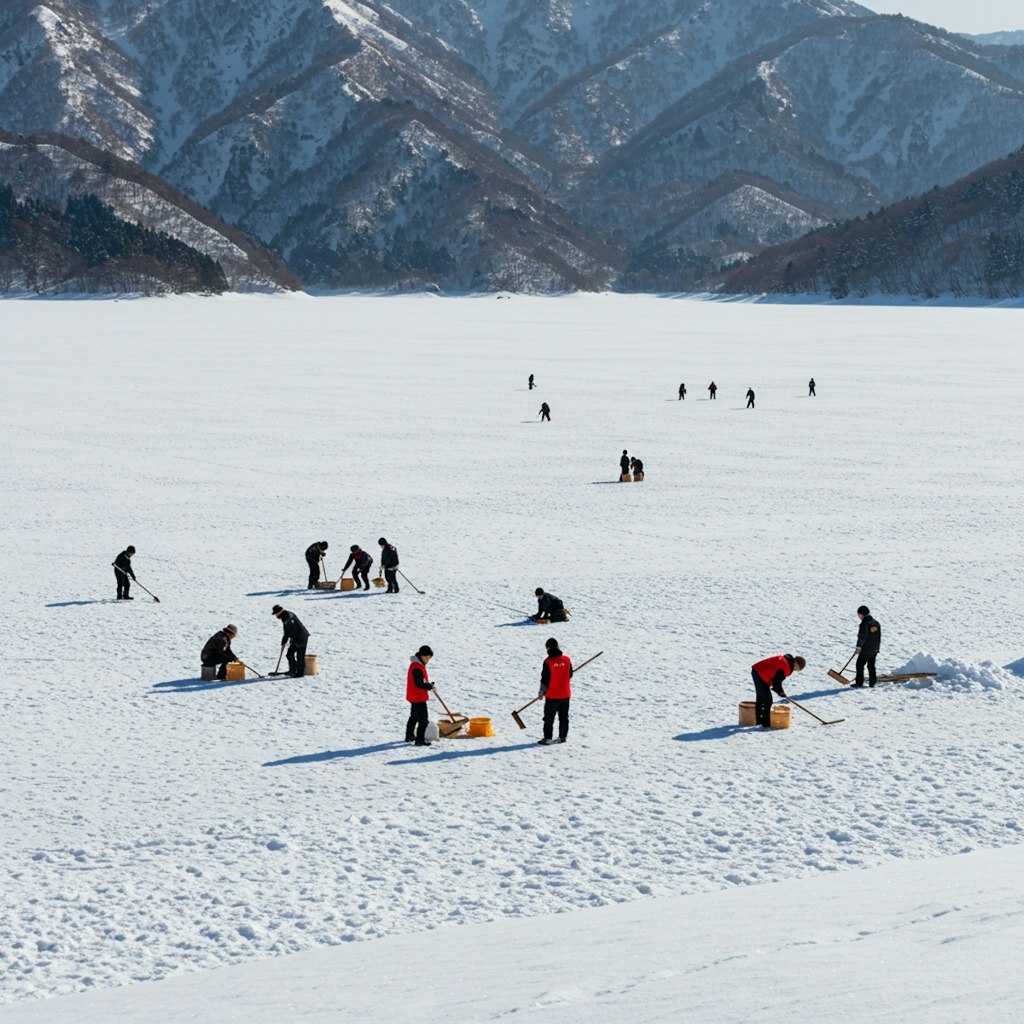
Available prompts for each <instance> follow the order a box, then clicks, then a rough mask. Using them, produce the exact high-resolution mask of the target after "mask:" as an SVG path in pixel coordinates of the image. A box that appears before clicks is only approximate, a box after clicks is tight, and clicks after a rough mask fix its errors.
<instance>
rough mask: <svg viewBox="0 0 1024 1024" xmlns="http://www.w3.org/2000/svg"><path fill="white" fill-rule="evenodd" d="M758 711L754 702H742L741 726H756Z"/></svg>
mask: <svg viewBox="0 0 1024 1024" xmlns="http://www.w3.org/2000/svg"><path fill="white" fill-rule="evenodd" d="M756 724H757V710H756V705H755V704H754V702H753V701H752V700H741V701H740V725H756Z"/></svg>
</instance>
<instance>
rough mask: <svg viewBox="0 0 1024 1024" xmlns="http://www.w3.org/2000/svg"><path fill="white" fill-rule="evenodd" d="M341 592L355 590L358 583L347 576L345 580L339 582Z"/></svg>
mask: <svg viewBox="0 0 1024 1024" xmlns="http://www.w3.org/2000/svg"><path fill="white" fill-rule="evenodd" d="M338 589H339V590H355V589H356V581H355V580H354V579H352V577H351V576H346V577H345V578H344V579H343V580H338Z"/></svg>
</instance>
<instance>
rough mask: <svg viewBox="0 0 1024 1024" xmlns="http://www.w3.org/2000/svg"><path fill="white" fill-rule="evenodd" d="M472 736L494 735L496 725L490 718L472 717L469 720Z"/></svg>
mask: <svg viewBox="0 0 1024 1024" xmlns="http://www.w3.org/2000/svg"><path fill="white" fill-rule="evenodd" d="M469 735H470V736H493V735H494V726H493V725H491V720H490V719H489V718H471V719H470V720H469Z"/></svg>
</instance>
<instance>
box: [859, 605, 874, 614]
mask: <svg viewBox="0 0 1024 1024" xmlns="http://www.w3.org/2000/svg"><path fill="white" fill-rule="evenodd" d="M857 614H858V615H870V614H871V610H870V609H869V608H868V606H867V605H866V604H862V605H861V606H860V607H859V608H858V609H857Z"/></svg>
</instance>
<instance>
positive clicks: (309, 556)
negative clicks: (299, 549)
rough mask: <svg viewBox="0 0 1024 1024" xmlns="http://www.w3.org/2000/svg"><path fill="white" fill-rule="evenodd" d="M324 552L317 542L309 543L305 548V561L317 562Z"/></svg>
mask: <svg viewBox="0 0 1024 1024" xmlns="http://www.w3.org/2000/svg"><path fill="white" fill-rule="evenodd" d="M323 556H324V553H323V552H322V551H321V550H320V544H319V542H318V543H316V544H310V545H309V547H308V548H306V561H307V562H319V561H320V559H321V558H323Z"/></svg>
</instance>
